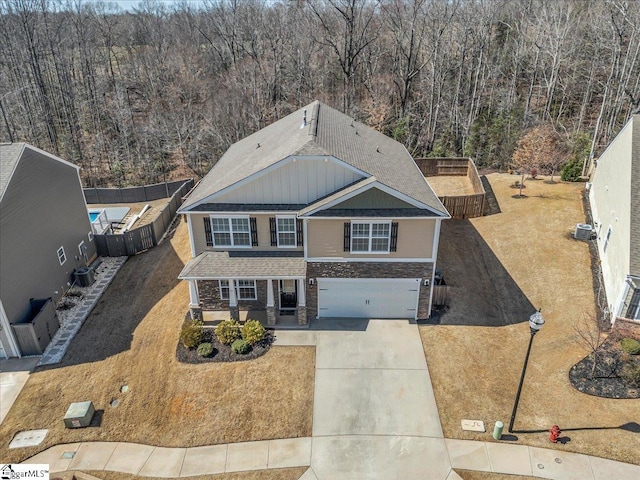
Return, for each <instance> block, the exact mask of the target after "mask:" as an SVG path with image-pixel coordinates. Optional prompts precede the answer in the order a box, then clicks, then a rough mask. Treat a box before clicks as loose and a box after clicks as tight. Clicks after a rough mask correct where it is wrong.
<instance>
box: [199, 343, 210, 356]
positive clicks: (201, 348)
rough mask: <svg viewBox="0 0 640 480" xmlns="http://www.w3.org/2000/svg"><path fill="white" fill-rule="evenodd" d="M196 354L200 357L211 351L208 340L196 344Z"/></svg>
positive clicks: (207, 354)
mask: <svg viewBox="0 0 640 480" xmlns="http://www.w3.org/2000/svg"><path fill="white" fill-rule="evenodd" d="M197 351H198V355H199V356H201V357H208V356H209V355H211V354H212V353H213V345H211V344H210V343H209V342H204V343H201V344H200V345H198V350H197Z"/></svg>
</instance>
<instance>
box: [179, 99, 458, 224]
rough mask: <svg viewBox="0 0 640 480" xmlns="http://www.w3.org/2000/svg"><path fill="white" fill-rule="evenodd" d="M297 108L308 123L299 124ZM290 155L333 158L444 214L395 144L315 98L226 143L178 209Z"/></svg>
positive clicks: (427, 185) (415, 169)
mask: <svg viewBox="0 0 640 480" xmlns="http://www.w3.org/2000/svg"><path fill="white" fill-rule="evenodd" d="M303 110H306V111H307V121H308V122H307V125H306V126H305V127H304V128H300V127H301V124H302V118H303ZM291 155H331V156H334V157H336V158H338V159H340V160H342V161H344V162H346V163H347V164H349V165H351V166H353V167H355V168H357V169H360V170H362V171H364V172H366V173H368V174H369V175H372V176H375V177H376V179H377V180H378V181H379V182H380V183H382V184H384V185H386V186H388V187H390V188H392V189H394V190H397V191H399V192H401V193H403V194H405V195H408V196H410V197H412V198H414V199H415V200H418V201H419V202H422V203H424V204H425V205H427V206H428V207H429V208H431V209H432V210H433V211H435V212H437V213H438V214H441V215H448V213H447V211H446V209H445V208H444V206H443V205H442V203H441V202H440V200H439V199H438V197H437V196H436V194H435V193H434V192H433V190H432V189H431V187H430V186H429V184H428V183H427V181H426V180H425V179H424V176H423V175H422V174H421V173H420V170H419V169H418V166H417V165H416V164H415V162H414V161H413V159H412V158H411V155H409V152H407V150H406V149H405V148H404V146H403V145H402V144H401V143H399V142H396V141H395V140H393V139H392V138H390V137H387V136H386V135H384V134H382V133H380V132H378V131H377V130H374V129H373V128H371V127H368V126H366V125H364V124H362V123H360V122H357V121H355V120H353V119H352V118H351V117H349V116H347V115H345V114H344V113H342V112H339V111H338V110H335V109H333V108H331V107H329V106H327V105H325V104H323V103H320V102H318V101H316V102H313V103H311V104H309V105H307V106H306V107H304V108H301V109H300V110H298V111H296V112H293V113H292V114H290V115H287V116H286V117H284V118H282V119H281V120H278V121H277V122H274V123H272V124H271V125H269V126H267V127H265V128H263V129H262V130H259V131H257V132H255V133H254V134H252V135H249V136H248V137H246V138H244V139H243V140H240V141H239V142H237V143H234V144H233V145H231V147H229V149H228V150H227V151H226V152H225V154H224V155H223V156H222V158H220V160H219V161H218V163H217V164H216V165H215V166H214V168H212V169H211V171H210V172H209V174H208V175H207V176H206V177H205V178H204V179H203V180H202V181H201V182H200V184H199V185H198V187H197V188H196V189H195V190H194V191H193V192H192V194H191V195H190V196H189V198H188V199H187V200H186V201H185V203H184V205H183V206H182V210H189V209H190V207H191V206H193V205H194V204H195V203H197V202H199V201H201V200H203V199H205V198H207V197H208V196H210V195H213V194H215V193H218V192H220V191H221V190H223V189H225V188H227V187H229V186H231V185H234V184H235V183H237V182H239V181H240V180H242V179H244V178H246V177H249V176H251V175H253V174H255V173H257V172H259V171H261V170H264V169H265V168H267V167H269V166H271V165H273V164H275V163H277V162H279V161H280V160H283V159H285V158H286V157H288V156H291Z"/></svg>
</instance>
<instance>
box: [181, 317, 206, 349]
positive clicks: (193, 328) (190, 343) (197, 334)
mask: <svg viewBox="0 0 640 480" xmlns="http://www.w3.org/2000/svg"><path fill="white" fill-rule="evenodd" d="M201 341H202V322H201V321H199V320H189V321H188V322H186V323H185V324H184V325H182V330H180V343H182V345H184V346H185V347H186V348H195V347H197V346H198V345H199V344H200V342H201Z"/></svg>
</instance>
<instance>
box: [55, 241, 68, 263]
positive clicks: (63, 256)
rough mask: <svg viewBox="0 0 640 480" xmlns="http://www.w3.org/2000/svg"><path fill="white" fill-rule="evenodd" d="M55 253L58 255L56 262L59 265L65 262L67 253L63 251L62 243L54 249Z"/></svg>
mask: <svg viewBox="0 0 640 480" xmlns="http://www.w3.org/2000/svg"><path fill="white" fill-rule="evenodd" d="M60 250H62V255H61V254H60ZM56 255H57V256H58V263H60V266H62V265H64V264H65V263H67V253H66V252H65V251H64V245H62V246H61V247H60V248H58V250H56ZM63 258H64V260H63Z"/></svg>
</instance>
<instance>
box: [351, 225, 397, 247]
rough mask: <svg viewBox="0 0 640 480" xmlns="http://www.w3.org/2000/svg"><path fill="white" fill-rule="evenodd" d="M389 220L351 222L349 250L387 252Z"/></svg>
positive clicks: (389, 233)
mask: <svg viewBox="0 0 640 480" xmlns="http://www.w3.org/2000/svg"><path fill="white" fill-rule="evenodd" d="M390 245H391V222H351V252H354V253H389V251H390V248H389V247H390Z"/></svg>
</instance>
